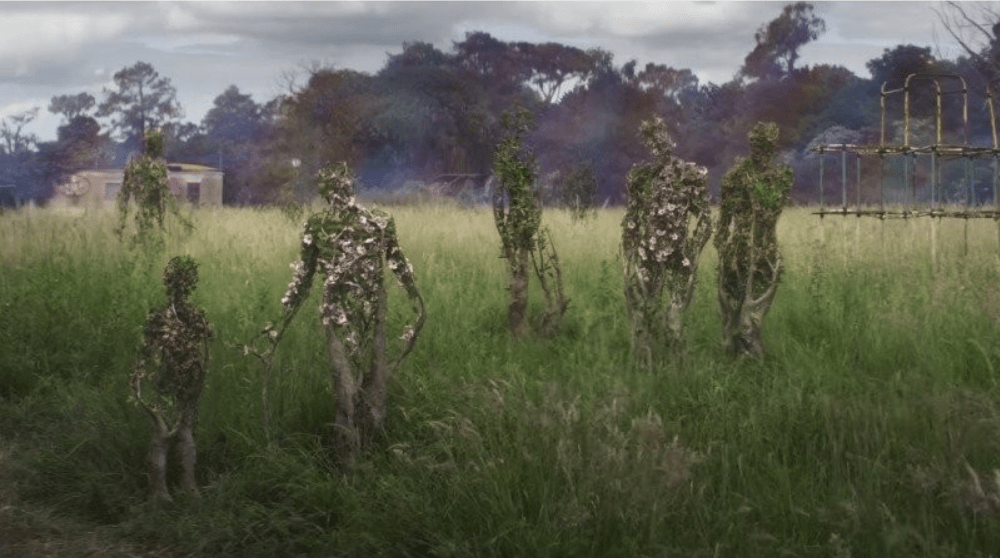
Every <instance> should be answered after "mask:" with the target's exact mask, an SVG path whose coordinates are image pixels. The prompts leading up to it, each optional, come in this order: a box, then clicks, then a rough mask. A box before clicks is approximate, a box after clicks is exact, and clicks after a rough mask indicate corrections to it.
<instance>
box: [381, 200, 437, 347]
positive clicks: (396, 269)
mask: <svg viewBox="0 0 1000 558" xmlns="http://www.w3.org/2000/svg"><path fill="white" fill-rule="evenodd" d="M386 236H387V241H386V265H388V266H389V269H391V270H392V272H393V274H394V275H395V276H396V280H397V281H398V282H399V284H400V286H402V287H403V289H404V290H405V291H406V296H407V297H409V299H410V302H411V303H412V304H413V312H414V314H415V316H414V320H413V322H411V323H410V324H409V325H407V326H406V327H405V328H404V329H403V334H402V335H401V336H400V338H401V339H402V340H403V341H405V342H406V345H405V346H404V347H403V352H402V353H400V355H399V357H398V358H397V359H396V365H398V364H399V363H400V362H402V361H403V359H404V358H406V356H407V355H408V354H410V352H411V351H412V350H413V346H414V345H415V344H416V342H417V337H418V336H419V335H420V330H421V329H423V327H424V320H425V319H426V318H427V308H426V306H425V305H424V297H423V296H422V295H421V294H420V289H419V288H417V281H416V277H415V276H414V275H413V265H411V264H410V261H409V260H408V259H407V258H406V256H405V255H403V251H402V250H401V249H400V247H399V241H398V239H397V238H396V225H395V223H394V222H393V220H392V219H389V222H388V224H387V226H386Z"/></svg>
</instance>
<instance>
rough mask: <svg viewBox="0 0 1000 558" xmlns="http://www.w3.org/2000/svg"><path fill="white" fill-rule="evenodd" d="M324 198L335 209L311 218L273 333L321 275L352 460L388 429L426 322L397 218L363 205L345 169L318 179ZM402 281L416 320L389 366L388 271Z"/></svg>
mask: <svg viewBox="0 0 1000 558" xmlns="http://www.w3.org/2000/svg"><path fill="white" fill-rule="evenodd" d="M319 192H320V194H321V195H322V196H323V198H325V199H326V201H327V202H328V203H329V207H328V208H327V209H326V210H324V211H321V212H319V213H316V214H314V215H312V216H311V217H309V219H308V221H307V222H306V224H305V230H304V233H303V235H302V248H301V257H300V260H299V261H297V262H295V263H294V264H292V268H293V269H294V270H295V274H294V277H293V279H292V282H291V283H290V284H289V286H288V290H287V291H286V293H285V296H284V298H282V299H281V303H282V305H283V307H284V323H283V325H282V327H281V331H280V332H279V331H273V330H272V331H271V332H270V334H271V336H272V339H274V342H275V343H277V341H278V340H279V339H280V335H281V332H283V331H284V328H285V327H287V326H288V324H289V323H291V321H292V320H293V319H294V317H295V314H296V313H297V312H298V310H299V308H300V306H301V305H302V303H303V302H304V301H305V299H306V296H307V295H308V292H309V288H310V286H311V285H312V281H313V277H314V276H315V275H316V273H317V271H318V272H320V273H321V274H322V275H323V277H324V280H323V300H322V303H321V305H320V314H321V316H322V321H323V326H324V327H325V328H326V332H327V350H328V353H329V357H330V365H331V372H332V379H333V387H334V395H335V397H336V415H335V425H334V426H335V428H336V433H335V437H336V442H335V452H336V453H337V455H338V457H339V458H340V459H342V460H349V459H350V458H351V456H352V455H353V454H354V452H355V451H356V450H357V449H358V448H359V447H361V446H362V445H363V444H364V443H365V442H367V441H368V440H370V439H371V438H372V436H373V435H374V434H375V433H376V432H378V430H380V429H381V428H382V426H383V423H384V420H385V415H386V407H387V395H388V383H389V380H390V379H391V377H392V375H393V374H394V373H395V372H396V370H398V368H399V365H400V363H401V362H402V360H403V359H404V358H405V357H406V356H407V355H408V354H409V353H410V351H412V350H413V346H414V344H415V343H416V341H417V337H418V335H419V334H420V330H421V328H422V327H423V324H424V319H425V316H426V313H425V308H424V300H423V297H422V296H421V295H420V290H419V289H418V288H417V283H416V280H415V278H414V275H413V266H411V265H410V262H409V260H407V259H406V256H404V255H403V252H402V251H401V250H400V248H399V242H398V239H397V237H396V225H395V222H394V221H393V220H392V218H391V217H390V216H389V215H387V214H385V213H382V212H381V211H377V210H375V211H373V210H368V209H366V208H364V207H361V206H359V205H358V204H357V203H356V202H355V199H354V176H353V174H352V172H351V170H350V169H349V168H348V166H347V164H346V163H341V164H339V165H336V166H334V167H332V168H326V169H323V170H321V171H320V172H319ZM386 267H388V268H389V270H391V271H392V273H393V274H394V275H395V276H396V279H397V280H398V282H399V284H400V285H401V286H402V288H403V289H404V290H405V291H406V294H407V296H408V297H409V299H410V302H411V303H412V305H413V311H414V314H415V319H414V321H413V322H412V323H410V324H409V325H407V326H406V327H405V328H404V329H403V331H402V334H401V335H400V336H399V338H400V339H401V340H402V346H401V348H400V349H399V351H398V353H397V355H396V356H395V357H394V358H392V359H390V354H389V349H390V342H389V338H388V336H387V330H388V323H387V316H386V314H387V302H388V295H387V292H386V287H385V271H384V270H385V268H386Z"/></svg>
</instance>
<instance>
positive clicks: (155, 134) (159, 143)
mask: <svg viewBox="0 0 1000 558" xmlns="http://www.w3.org/2000/svg"><path fill="white" fill-rule="evenodd" d="M164 142H165V140H164V138H163V132H161V131H159V130H147V131H146V135H145V136H144V137H143V138H142V146H143V152H144V153H145V154H146V155H147V156H149V157H152V158H153V159H159V158H162V157H163V150H164Z"/></svg>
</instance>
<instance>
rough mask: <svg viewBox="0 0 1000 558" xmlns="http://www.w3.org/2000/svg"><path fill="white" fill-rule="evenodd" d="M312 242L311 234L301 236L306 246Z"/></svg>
mask: <svg viewBox="0 0 1000 558" xmlns="http://www.w3.org/2000/svg"><path fill="white" fill-rule="evenodd" d="M312 243H313V237H312V235H311V234H308V233H307V234H306V235H305V236H303V237H302V244H305V245H306V246H311V245H312Z"/></svg>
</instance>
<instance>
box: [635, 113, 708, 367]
mask: <svg viewBox="0 0 1000 558" xmlns="http://www.w3.org/2000/svg"><path fill="white" fill-rule="evenodd" d="M639 131H640V133H641V134H642V137H643V139H644V140H645V142H646V145H647V146H648V147H649V150H650V152H652V154H653V161H652V162H650V163H644V164H641V165H637V166H635V167H633V168H632V170H631V171H629V173H628V179H627V182H628V202H627V205H626V208H625V217H624V219H623V220H622V252H623V255H624V258H623V259H624V262H623V264H624V283H625V303H626V307H627V309H628V314H629V318H630V320H631V323H632V348H633V351H634V353H635V355H636V356H637V357H638V358H641V359H643V360H644V361H645V362H646V363H647V364H650V363H651V362H652V359H653V356H654V355H655V354H657V353H658V352H659V351H658V347H661V346H662V347H666V348H669V347H674V346H676V345H677V344H678V343H679V341H680V340H681V335H682V328H683V323H682V316H683V314H684V310H685V309H687V307H688V305H689V304H690V303H691V297H692V295H693V293H694V287H695V280H696V277H697V273H698V259H699V257H700V255H701V251H702V250H703V249H704V248H705V245H706V244H707V243H708V239H709V238H710V237H711V235H712V216H711V212H710V210H709V207H708V180H707V179H706V170H705V169H704V168H703V167H699V166H698V165H695V164H694V163H689V162H686V161H683V160H681V159H679V158H677V157H675V156H674V154H673V148H674V143H673V141H672V140H671V139H670V137H669V136H668V135H667V129H666V126H665V125H664V123H663V121H662V120H661V119H659V118H657V119H655V120H653V121H646V122H643V123H642V125H641V126H640V128H639ZM664 296H666V297H668V303H667V306H666V308H664V304H663V298H664Z"/></svg>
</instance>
